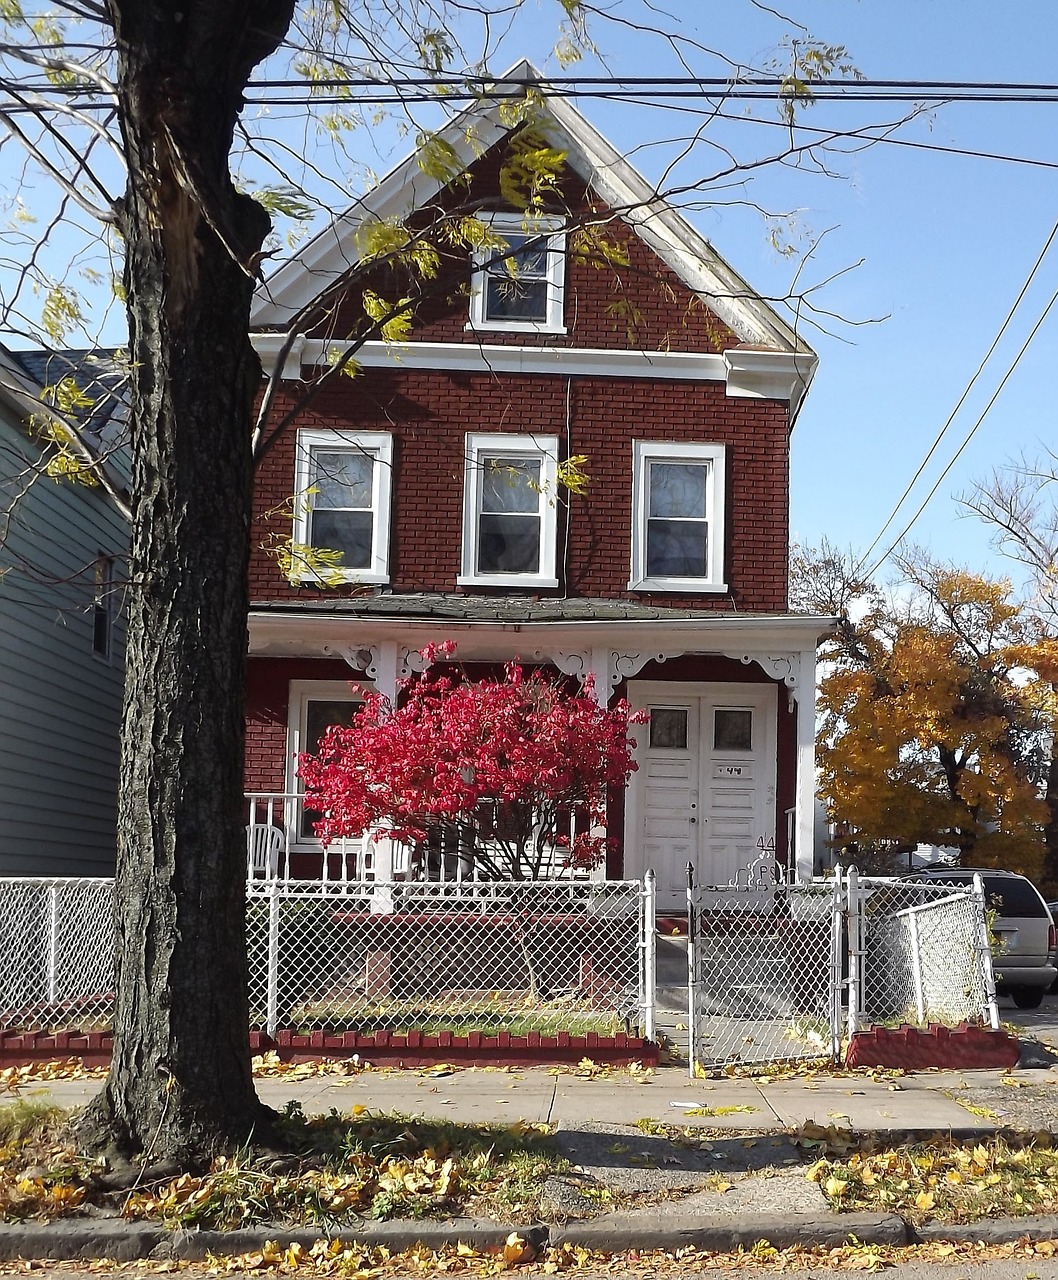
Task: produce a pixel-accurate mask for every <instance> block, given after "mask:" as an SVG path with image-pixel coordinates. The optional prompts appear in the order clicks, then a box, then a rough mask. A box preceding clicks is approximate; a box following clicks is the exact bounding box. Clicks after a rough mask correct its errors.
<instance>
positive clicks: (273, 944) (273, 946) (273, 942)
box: [265, 880, 279, 1036]
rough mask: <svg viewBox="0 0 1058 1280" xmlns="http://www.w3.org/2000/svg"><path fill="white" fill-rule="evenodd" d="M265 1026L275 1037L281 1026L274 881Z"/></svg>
mask: <svg viewBox="0 0 1058 1280" xmlns="http://www.w3.org/2000/svg"><path fill="white" fill-rule="evenodd" d="M265 1026H266V1028H267V1030H268V1034H269V1035H270V1036H274V1035H275V1033H276V1029H277V1028H278V1026H279V885H278V884H277V883H276V881H274V880H273V881H272V883H271V884H270V885H269V889H268V1000H267V1006H266V1009H265Z"/></svg>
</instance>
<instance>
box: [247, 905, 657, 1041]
mask: <svg viewBox="0 0 1058 1280" xmlns="http://www.w3.org/2000/svg"><path fill="white" fill-rule="evenodd" d="M247 923H248V933H249V955H250V1008H251V1019H252V1023H251V1025H252V1026H254V1027H257V1028H260V1029H261V1030H266V1031H269V1032H273V1031H274V1030H275V1029H276V1028H278V1027H283V1028H292V1029H296V1030H298V1031H301V1032H308V1031H326V1032H339V1031H353V1030H355V1031H366V1032H373V1031H394V1032H405V1031H421V1032H424V1033H428V1034H432V1033H435V1032H437V1031H451V1032H453V1033H455V1034H467V1033H471V1032H479V1033H482V1034H486V1035H491V1034H495V1033H498V1032H509V1033H512V1034H515V1035H524V1034H526V1033H527V1032H541V1033H543V1034H554V1033H557V1032H563V1031H564V1032H568V1033H570V1034H574V1035H584V1034H587V1033H589V1032H594V1033H597V1034H599V1035H604V1036H605V1035H612V1034H614V1033H616V1032H618V1031H626V1032H627V1031H640V1032H642V1033H643V1034H647V1035H652V1034H653V1000H652V992H653V981H652V978H650V977H649V976H648V974H649V970H650V956H651V955H652V952H653V944H654V919H653V886H652V883H650V884H648V885H646V886H645V885H644V884H641V883H639V882H638V881H606V882H602V883H598V884H593V883H590V882H585V881H525V882H519V883H486V882H479V883H473V882H462V883H455V882H448V883H431V882H404V881H393V882H389V883H382V882H379V881H372V882H370V883H368V884H363V885H358V886H354V885H346V886H344V888H342V889H338V888H337V887H336V886H335V885H333V884H332V885H331V886H329V887H328V888H327V889H326V890H324V889H323V888H322V886H316V885H313V884H311V883H306V884H305V885H303V886H298V885H296V884H294V883H288V884H273V885H272V886H270V887H268V888H267V889H265V890H263V891H262V892H259V893H255V894H254V895H253V896H251V898H250V901H249V904H248V920H247Z"/></svg>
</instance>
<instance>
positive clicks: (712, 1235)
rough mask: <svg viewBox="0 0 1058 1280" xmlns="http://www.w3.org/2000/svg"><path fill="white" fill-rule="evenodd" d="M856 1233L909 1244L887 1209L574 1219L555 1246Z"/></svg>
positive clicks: (724, 1249) (554, 1236) (700, 1244)
mask: <svg viewBox="0 0 1058 1280" xmlns="http://www.w3.org/2000/svg"><path fill="white" fill-rule="evenodd" d="M852 1238H855V1240H857V1241H858V1242H859V1243H860V1244H888V1245H901V1244H907V1243H908V1242H909V1240H910V1236H909V1233H908V1228H907V1224H906V1223H905V1222H904V1220H903V1218H899V1217H897V1216H896V1214H885V1213H846V1214H832V1213H794V1214H776V1215H775V1216H774V1217H768V1216H766V1215H765V1216H759V1217H754V1219H753V1221H752V1222H749V1223H743V1222H741V1221H739V1220H738V1219H732V1218H729V1217H712V1218H710V1217H704V1216H699V1215H695V1216H693V1217H692V1216H691V1215H687V1216H686V1217H680V1216H678V1215H677V1216H673V1217H666V1219H665V1221H664V1223H661V1222H659V1223H658V1224H657V1226H651V1225H650V1224H649V1223H647V1222H643V1221H642V1220H637V1221H635V1222H629V1221H627V1220H626V1219H622V1218H620V1217H616V1216H615V1217H613V1218H609V1219H607V1218H594V1219H592V1220H591V1221H589V1222H576V1223H570V1224H569V1225H568V1226H565V1227H559V1228H556V1229H555V1230H553V1231H552V1232H551V1233H550V1239H549V1243H550V1244H552V1245H563V1244H568V1245H573V1246H580V1247H581V1248H584V1249H597V1250H599V1251H600V1252H603V1253H623V1252H624V1251H625V1250H626V1249H685V1248H688V1247H690V1248H695V1249H709V1250H711V1251H712V1252H715V1253H731V1252H733V1251H734V1250H736V1249H738V1248H739V1247H740V1246H741V1247H743V1248H752V1246H753V1245H755V1244H756V1243H757V1241H758V1240H767V1241H768V1243H769V1244H773V1245H775V1247H776V1248H777V1249H785V1248H787V1247H788V1246H789V1245H794V1244H803V1245H809V1244H816V1245H827V1246H834V1245H841V1244H846V1243H847V1242H848V1241H849V1240H850V1239H852Z"/></svg>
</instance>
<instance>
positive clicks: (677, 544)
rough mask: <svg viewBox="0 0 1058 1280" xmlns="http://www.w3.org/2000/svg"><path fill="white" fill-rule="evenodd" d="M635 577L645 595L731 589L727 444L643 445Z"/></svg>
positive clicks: (635, 508)
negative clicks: (727, 577) (727, 562)
mask: <svg viewBox="0 0 1058 1280" xmlns="http://www.w3.org/2000/svg"><path fill="white" fill-rule="evenodd" d="M632 461H633V471H632V520H633V527H632V576H631V579H630V580H629V584H628V585H629V587H630V588H631V589H633V590H639V591H651V590H654V591H725V590H726V589H727V584H726V583H725V582H724V484H725V462H726V454H725V449H724V446H723V445H717V444H669V443H654V442H651V441H646V440H637V441H635V443H634V445H633V459H632Z"/></svg>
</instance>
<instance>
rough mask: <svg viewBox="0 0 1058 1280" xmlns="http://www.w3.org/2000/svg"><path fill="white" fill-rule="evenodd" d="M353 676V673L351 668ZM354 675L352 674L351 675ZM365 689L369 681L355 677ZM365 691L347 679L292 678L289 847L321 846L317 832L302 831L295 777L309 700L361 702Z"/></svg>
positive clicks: (314, 848)
mask: <svg viewBox="0 0 1058 1280" xmlns="http://www.w3.org/2000/svg"><path fill="white" fill-rule="evenodd" d="M350 676H351V677H353V673H352V672H350ZM354 678H355V677H354ZM357 684H360V685H362V687H363V688H364V689H365V690H367V689H369V688H370V681H369V680H367V679H364V680H362V681H361V680H357ZM363 701H364V694H363V693H354V692H353V690H352V689H351V688H350V681H349V680H291V681H290V685H289V689H288V702H287V770H286V793H287V795H289V796H297V797H298V801H297V804H296V805H295V816H294V822H293V824H292V825H291V827H290V847H291V848H292V849H299V850H306V849H307V850H312V851H313V852H316V851H318V850H319V849H320V848H321V847H322V846H321V842H320V840H319V839H318V838H317V837H316V836H303V835H302V834H301V811H302V808H303V807H304V785H303V784H302V782H301V780H300V779H299V777H298V756H300V755H301V754H302V752H304V751H305V750H306V749H307V744H306V733H307V721H308V708H309V703H310V702H349V703H352V704H353V705H355V706H360V705H362V704H363Z"/></svg>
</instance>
